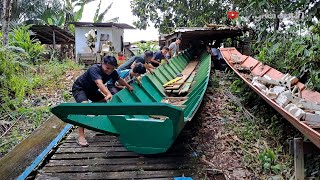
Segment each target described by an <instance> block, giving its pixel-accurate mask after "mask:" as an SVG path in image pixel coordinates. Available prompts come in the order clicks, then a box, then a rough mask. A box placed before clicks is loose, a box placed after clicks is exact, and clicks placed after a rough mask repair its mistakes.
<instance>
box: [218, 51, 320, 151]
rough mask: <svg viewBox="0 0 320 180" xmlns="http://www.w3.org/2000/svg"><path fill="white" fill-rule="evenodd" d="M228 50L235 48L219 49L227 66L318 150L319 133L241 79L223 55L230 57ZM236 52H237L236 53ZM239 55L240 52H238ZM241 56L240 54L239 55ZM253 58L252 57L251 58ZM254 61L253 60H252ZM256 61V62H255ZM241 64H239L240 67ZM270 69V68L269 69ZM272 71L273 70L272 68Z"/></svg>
mask: <svg viewBox="0 0 320 180" xmlns="http://www.w3.org/2000/svg"><path fill="white" fill-rule="evenodd" d="M230 50H236V51H237V49H236V48H221V49H220V51H221V54H222V56H223V58H224V59H225V61H226V63H227V64H228V66H229V67H230V68H231V69H232V70H233V71H234V72H235V73H236V74H237V75H238V76H239V77H240V78H241V79H242V80H243V81H244V82H245V83H246V84H247V85H248V86H249V87H250V88H251V89H252V90H254V91H255V92H256V93H257V94H258V95H259V96H260V97H262V98H263V99H264V100H265V101H266V102H267V103H268V104H269V105H271V106H272V107H273V108H274V109H275V110H276V111H278V112H279V113H280V114H281V115H282V116H284V117H285V119H287V120H288V121H289V122H290V123H291V124H292V125H293V126H294V127H295V128H297V129H298V130H299V131H300V132H301V133H302V134H304V135H305V136H306V137H307V138H308V139H310V140H311V141H312V142H313V143H314V144H315V145H316V146H317V147H318V148H320V133H319V132H318V131H316V130H314V129H313V128H311V127H310V126H308V125H307V124H305V123H303V122H302V121H300V120H299V119H297V118H296V117H294V116H293V115H291V114H290V113H289V112H288V111H286V110H285V109H284V108H282V107H281V106H279V105H278V104H277V103H276V102H275V101H273V100H271V99H270V98H269V97H268V96H267V95H265V94H263V93H262V92H261V91H260V90H259V89H258V88H257V87H255V86H253V85H252V83H251V82H250V81H249V80H248V79H246V78H245V77H243V76H242V75H241V73H240V72H239V71H238V70H237V69H236V68H235V67H234V66H233V65H232V63H230V62H229V60H230V61H231V59H230V58H227V57H225V54H224V53H223V52H224V51H226V52H227V53H228V54H229V55H230V56H231V53H230ZM237 52H238V51H237ZM239 53H240V52H239ZM240 54H241V53H240ZM252 58H253V57H252ZM253 59H254V58H253ZM257 61H258V60H257ZM259 62H260V61H259ZM242 63H243V62H241V63H240V65H241V64H242ZM271 68H272V67H271ZM272 69H274V68H272Z"/></svg>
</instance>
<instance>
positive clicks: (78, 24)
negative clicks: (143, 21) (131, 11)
mask: <svg viewBox="0 0 320 180" xmlns="http://www.w3.org/2000/svg"><path fill="white" fill-rule="evenodd" d="M69 24H74V25H75V26H76V27H117V28H121V29H135V28H134V27H132V26H130V25H128V24H125V23H114V22H108V23H93V22H69Z"/></svg>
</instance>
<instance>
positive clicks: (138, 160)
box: [46, 156, 188, 166]
mask: <svg viewBox="0 0 320 180" xmlns="http://www.w3.org/2000/svg"><path fill="white" fill-rule="evenodd" d="M83 158H84V159H64V160H63V159H60V160H50V161H49V163H48V164H47V165H46V166H64V165H68V166H85V165H87V166H88V165H123V164H161V163H174V162H180V163H181V164H183V163H185V162H187V161H188V158H185V157H174V156H173V157H170V158H163V157H158V158H144V157H133V158H110V159H104V158H96V159H85V157H83Z"/></svg>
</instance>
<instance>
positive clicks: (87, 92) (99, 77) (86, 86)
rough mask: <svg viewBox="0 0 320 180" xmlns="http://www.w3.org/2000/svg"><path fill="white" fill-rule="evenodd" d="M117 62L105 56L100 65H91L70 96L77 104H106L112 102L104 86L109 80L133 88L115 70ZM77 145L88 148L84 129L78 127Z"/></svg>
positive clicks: (74, 85) (113, 58)
mask: <svg viewBox="0 0 320 180" xmlns="http://www.w3.org/2000/svg"><path fill="white" fill-rule="evenodd" d="M115 67H117V60H116V58H115V57H114V56H105V57H104V58H103V63H102V64H95V65H92V66H91V67H90V68H89V69H88V70H87V71H86V72H85V73H84V74H82V75H81V76H80V77H78V78H77V80H76V81H75V82H74V84H73V86H72V95H73V97H74V99H75V100H76V102H77V103H87V102H88V101H89V100H91V101H92V102H106V101H108V100H110V101H111V100H112V94H111V93H110V91H109V90H108V88H106V86H105V85H104V84H105V83H106V82H107V81H109V80H110V79H112V80H114V81H117V82H118V83H119V84H120V85H122V86H125V87H127V88H128V89H129V90H130V91H133V88H132V87H131V86H130V85H129V84H128V83H127V82H126V81H125V80H123V79H122V78H120V77H119V74H118V72H117V71H116V70H115ZM77 143H78V144H79V145H80V146H88V145H89V144H88V142H87V140H86V139H85V136H84V128H83V127H79V133H78V139H77Z"/></svg>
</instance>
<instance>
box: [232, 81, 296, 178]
mask: <svg viewBox="0 0 320 180" xmlns="http://www.w3.org/2000/svg"><path fill="white" fill-rule="evenodd" d="M230 91H231V92H232V93H233V94H234V95H236V96H238V97H241V99H240V100H241V104H242V105H243V107H245V108H246V109H248V111H249V112H250V113H251V114H252V115H251V116H254V119H248V118H246V116H245V117H242V118H240V120H239V121H238V122H237V123H235V124H234V125H232V126H230V128H231V129H232V130H233V131H234V132H235V133H236V135H237V136H238V137H239V138H240V139H241V140H242V141H243V143H241V147H242V148H241V150H242V151H243V152H244V156H243V159H244V161H245V164H246V166H247V167H249V168H250V169H251V170H252V171H253V172H255V174H256V175H258V174H259V177H261V174H262V175H263V177H261V178H262V179H267V177H268V176H272V175H279V176H281V177H282V178H283V179H290V177H292V173H293V169H292V157H291V156H290V155H288V154H286V152H284V151H283V149H284V146H285V145H286V143H285V142H286V140H287V138H288V137H292V134H296V132H295V131H294V128H292V127H290V126H289V125H288V124H287V123H286V121H285V120H284V119H283V117H282V116H281V115H279V114H278V113H276V111H275V110H273V109H272V108H271V107H270V106H269V105H268V104H267V103H266V102H264V101H263V100H262V99H261V98H259V96H258V95H257V94H256V93H255V92H253V91H252V90H251V89H250V88H249V87H248V86H247V85H245V84H244V82H243V81H242V80H239V79H236V80H234V81H233V82H232V83H231V85H230ZM237 107H238V105H237V104H235V105H234V111H236V109H237ZM288 129H290V130H291V131H292V132H291V131H289V130H288ZM288 134H289V135H288Z"/></svg>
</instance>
